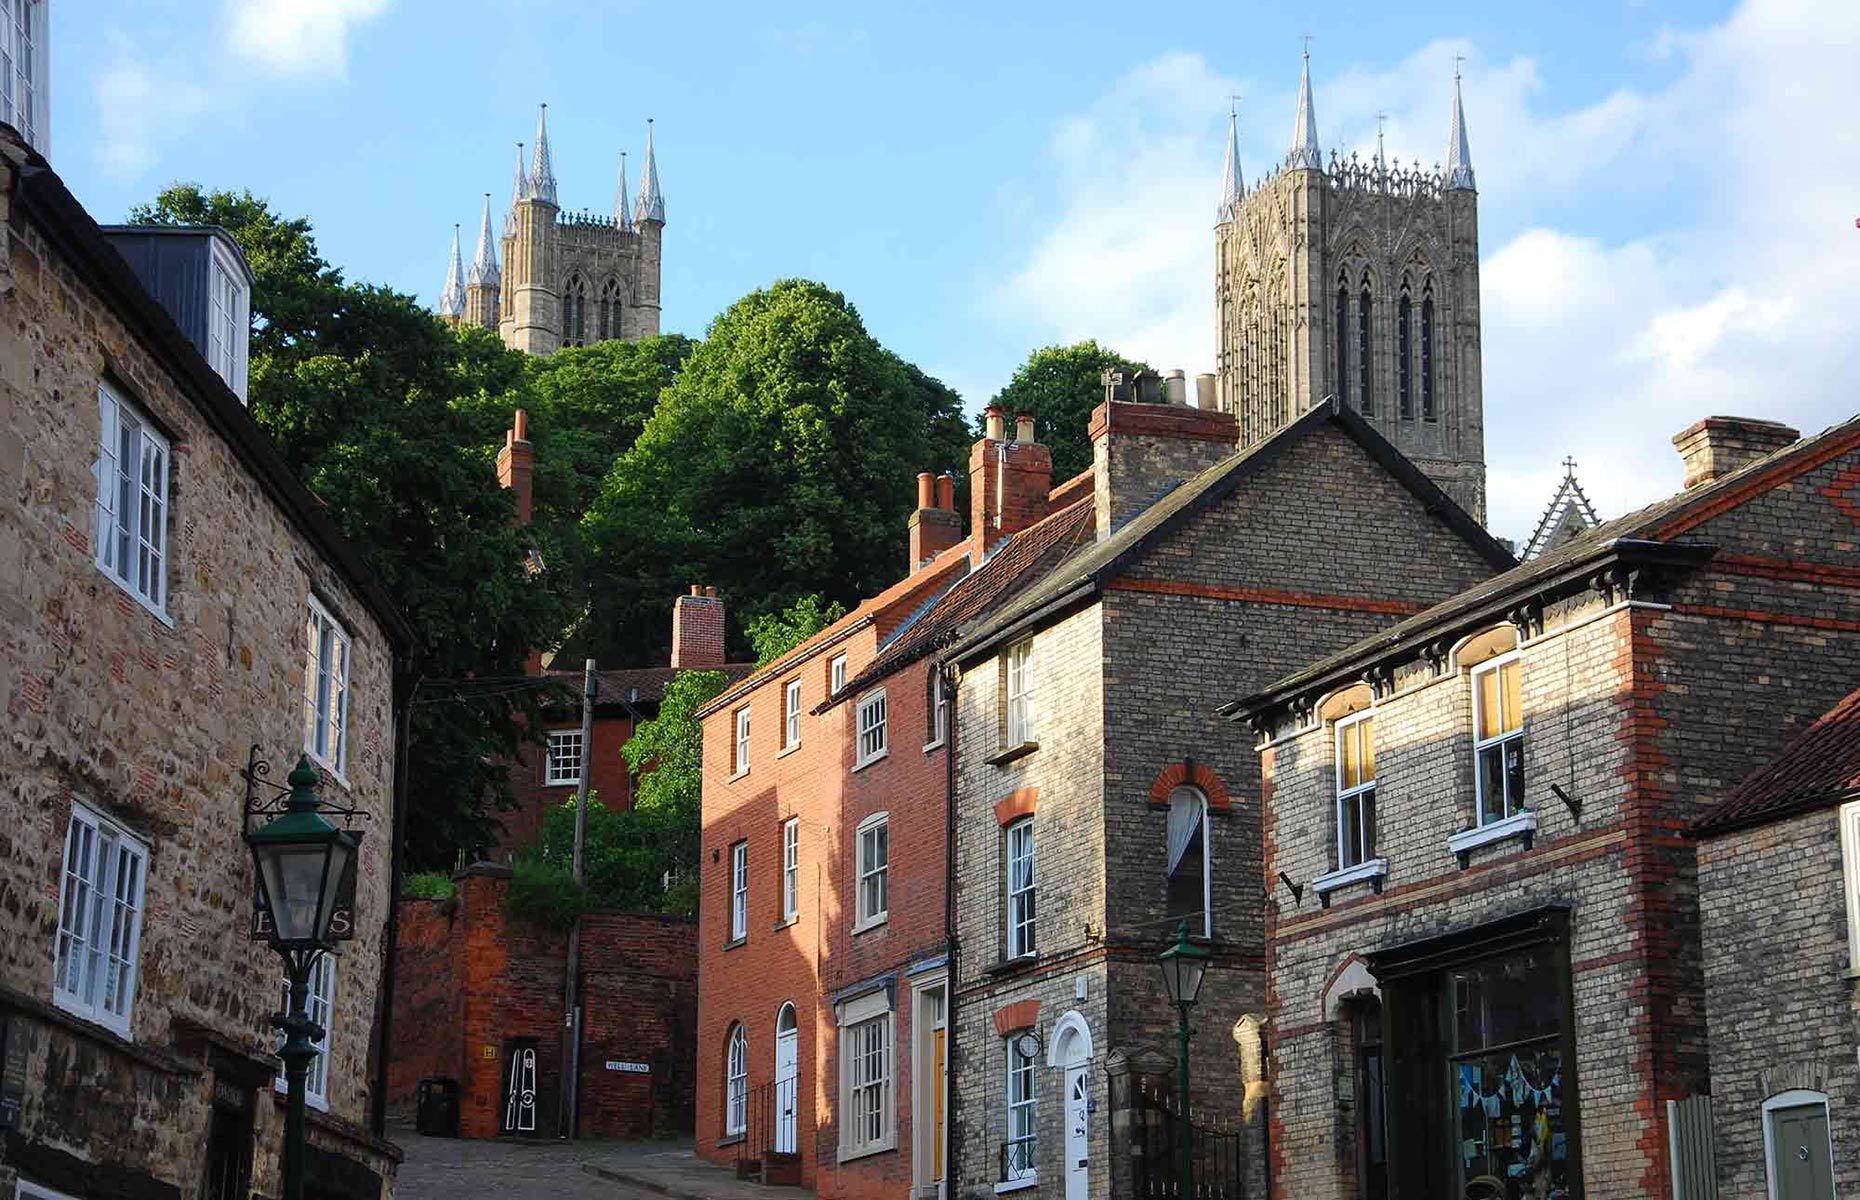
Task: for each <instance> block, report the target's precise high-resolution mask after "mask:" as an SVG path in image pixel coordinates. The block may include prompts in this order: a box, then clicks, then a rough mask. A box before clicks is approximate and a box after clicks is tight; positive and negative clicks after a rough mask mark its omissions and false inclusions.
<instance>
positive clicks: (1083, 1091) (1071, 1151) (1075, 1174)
mask: <svg viewBox="0 0 1860 1200" xmlns="http://www.w3.org/2000/svg"><path fill="white" fill-rule="evenodd" d="M1089 1079H1090V1074H1089V1072H1087V1071H1086V1069H1085V1065H1084V1064H1083V1063H1079V1064H1077V1065H1074V1066H1070V1067H1067V1068H1066V1200H1086V1195H1087V1194H1088V1192H1089V1191H1090V1179H1091V1176H1090V1174H1089V1171H1088V1168H1089V1166H1090V1163H1089V1160H1088V1158H1087V1151H1086V1147H1087V1146H1089V1145H1090V1144H1091V1138H1090V1133H1091V1127H1090V1125H1089V1124H1088V1122H1089V1121H1090V1119H1091V1118H1090V1113H1091V1088H1090V1086H1089V1085H1088V1083H1087V1081H1088V1080H1089Z"/></svg>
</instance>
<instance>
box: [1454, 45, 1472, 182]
mask: <svg viewBox="0 0 1860 1200" xmlns="http://www.w3.org/2000/svg"><path fill="white" fill-rule="evenodd" d="M1447 190H1448V191H1449V192H1470V191H1475V190H1477V189H1476V187H1475V185H1474V184H1473V168H1472V147H1471V146H1469V145H1468V144H1467V142H1466V106H1465V105H1464V104H1462V103H1461V102H1460V71H1459V68H1458V67H1457V66H1456V67H1454V68H1453V138H1452V140H1451V141H1449V142H1448V143H1447Z"/></svg>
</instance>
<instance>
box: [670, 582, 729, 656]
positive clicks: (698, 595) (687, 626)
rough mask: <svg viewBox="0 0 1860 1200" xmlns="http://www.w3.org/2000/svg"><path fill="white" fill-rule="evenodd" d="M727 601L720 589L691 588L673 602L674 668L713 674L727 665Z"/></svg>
mask: <svg viewBox="0 0 1860 1200" xmlns="http://www.w3.org/2000/svg"><path fill="white" fill-rule="evenodd" d="M723 618H724V608H723V601H721V600H719V599H717V589H716V588H714V587H705V588H701V587H699V586H698V585H697V584H695V583H694V584H692V585H691V594H690V595H689V596H680V597H678V599H676V600H674V601H673V602H672V666H673V667H674V668H685V669H688V670H709V669H711V668H713V667H721V666H722V665H723Z"/></svg>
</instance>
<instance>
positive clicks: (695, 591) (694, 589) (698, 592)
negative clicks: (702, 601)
mask: <svg viewBox="0 0 1860 1200" xmlns="http://www.w3.org/2000/svg"><path fill="white" fill-rule="evenodd" d="M691 594H692V595H693V596H702V595H703V594H704V589H703V588H702V587H700V586H698V585H697V584H695V583H694V584H692V585H691Z"/></svg>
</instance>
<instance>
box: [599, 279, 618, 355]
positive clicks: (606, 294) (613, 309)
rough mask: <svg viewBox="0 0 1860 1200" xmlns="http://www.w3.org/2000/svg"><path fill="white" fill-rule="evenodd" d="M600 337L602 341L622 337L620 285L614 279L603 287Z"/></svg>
mask: <svg viewBox="0 0 1860 1200" xmlns="http://www.w3.org/2000/svg"><path fill="white" fill-rule="evenodd" d="M600 336H601V340H602V341H611V340H613V339H614V338H617V337H619V336H620V284H619V283H618V282H617V281H615V280H612V279H609V280H608V281H607V282H606V283H603V284H602V285H601V322H600Z"/></svg>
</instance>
